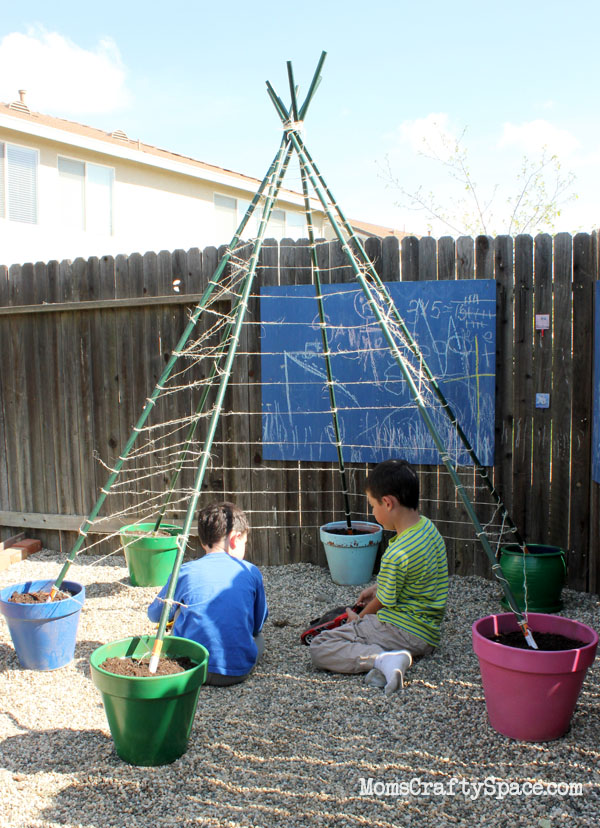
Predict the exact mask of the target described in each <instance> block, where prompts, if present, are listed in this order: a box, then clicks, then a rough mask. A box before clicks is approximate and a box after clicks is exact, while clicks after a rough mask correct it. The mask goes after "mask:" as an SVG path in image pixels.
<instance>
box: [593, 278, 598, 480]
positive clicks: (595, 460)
mask: <svg viewBox="0 0 600 828" xmlns="http://www.w3.org/2000/svg"><path fill="white" fill-rule="evenodd" d="M595 290H596V296H595V302H594V308H595V314H596V320H595V325H594V422H593V426H592V478H593V479H594V480H595V481H596V483H600V282H596V286H595Z"/></svg>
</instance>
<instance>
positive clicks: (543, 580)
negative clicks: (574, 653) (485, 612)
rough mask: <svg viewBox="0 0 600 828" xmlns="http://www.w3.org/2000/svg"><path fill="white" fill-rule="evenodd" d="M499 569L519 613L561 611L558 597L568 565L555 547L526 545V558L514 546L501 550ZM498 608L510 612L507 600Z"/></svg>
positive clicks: (561, 553) (517, 547)
mask: <svg viewBox="0 0 600 828" xmlns="http://www.w3.org/2000/svg"><path fill="white" fill-rule="evenodd" d="M500 567H501V569H502V573H503V575H504V577H505V578H506V580H507V581H508V584H509V586H510V588H511V591H512V594H513V595H514V596H515V600H516V602H517V604H518V605H519V608H520V609H521V610H525V609H527V611H528V612H542V613H548V612H549V613H552V612H559V611H560V610H561V609H562V606H563V602H562V600H561V597H560V596H561V592H562V588H563V586H564V584H565V581H566V578H567V563H566V559H565V553H564V551H563V550H562V549H560V548H559V547H558V546H544V545H543V544H539V543H528V544H527V553H526V554H525V555H524V554H523V552H522V551H521V548H520V547H519V546H518V545H516V544H513V545H511V546H505V547H502V548H501V549H500ZM526 598H527V602H526V601H525V599H526ZM526 603H527V606H526ZM501 604H502V607H503V608H504V609H510V607H509V606H508V602H507V601H506V598H503V599H502V601H501Z"/></svg>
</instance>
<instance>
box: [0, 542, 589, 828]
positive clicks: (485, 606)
mask: <svg viewBox="0 0 600 828" xmlns="http://www.w3.org/2000/svg"><path fill="white" fill-rule="evenodd" d="M63 560H64V558H62V557H60V556H59V555H57V554H56V553H53V552H48V551H42V552H40V553H38V554H36V555H34V556H32V557H31V558H29V559H28V560H27V561H24V562H22V563H20V564H15V565H13V566H12V567H11V568H10V569H8V570H5V571H3V572H1V573H0V586H2V587H4V586H7V585H10V584H17V583H22V582H24V581H26V580H28V579H35V578H54V577H56V575H57V574H58V571H59V569H60V565H61V564H62V562H63ZM263 574H264V578H265V586H266V590H267V598H268V602H269V608H270V618H269V620H268V622H267V625H266V627H265V639H266V652H265V656H264V659H263V661H262V662H261V664H260V665H259V666H258V667H257V669H256V670H255V672H254V674H253V675H252V676H251V678H250V679H249V680H248V681H247V682H245V683H244V684H241V685H238V686H235V687H230V688H211V687H203V688H202V689H201V691H200V700H199V704H198V710H197V713H196V717H195V721H194V727H193V730H192V735H191V740H190V746H189V749H188V751H187V753H185V754H184V756H182V757H181V758H180V759H178V760H177V761H176V762H174V763H173V764H172V765H168V766H163V767H158V768H140V767H134V766H130V765H127V764H125V763H124V762H122V761H121V760H120V759H119V758H118V757H117V755H116V753H115V751H114V747H113V742H112V739H111V736H110V731H109V729H108V725H107V721H106V717H105V714H104V709H103V706H102V701H101V698H100V694H99V692H98V691H97V690H96V688H95V687H94V685H93V684H92V682H91V679H90V671H89V656H90V653H91V652H92V651H93V650H94V649H95V648H96V647H97V646H99V645H100V644H104V643H106V642H108V641H113V640H116V639H119V638H124V637H127V636H131V635H136V634H141V633H151V632H153V630H154V628H153V626H152V625H151V624H150V622H149V621H148V620H147V618H146V615H145V609H146V606H147V604H148V603H149V602H150V600H151V599H152V598H153V596H154V594H155V592H156V590H155V589H154V588H139V587H138V588H133V587H130V586H129V585H128V574H127V569H126V566H125V563H124V559H123V558H122V557H121V556H115V557H112V558H109V559H107V560H104V561H102V560H100V559H97V558H94V557H92V556H82V557H81V558H79V559H78V561H77V563H76V564H73V566H72V567H71V569H70V571H69V575H68V578H69V579H70V580H74V581H79V582H81V583H84V584H85V586H86V600H85V605H84V609H83V612H82V614H81V621H80V626H79V631H78V637H77V648H76V652H75V660H74V661H73V662H72V663H71V664H69V665H68V666H66V667H63V668H61V669H60V670H57V671H54V672H37V671H28V670H24V669H22V668H21V667H20V665H19V662H18V660H17V657H16V655H15V652H14V649H13V647H12V643H11V640H10V635H9V632H8V628H7V625H6V622H5V621H4V619H2V621H0V699H1V715H0V735H1V737H2V744H1V755H0V768H2V770H0V784H1V786H2V797H1V799H0V825H2V826H11V827H12V826H14V828H21V827H22V826H23V827H24V828H34V827H35V828H42V827H43V828H65V827H68V828H125V826H127V828H134V826H152V828H154V826H156V828H163V826H164V827H165V828H166V826H173V828H175V826H177V828H179V826H192V825H197V826H219V828H221V827H223V828H229V827H231V828H233V827H234V826H235V827H236V828H237V827H238V826H243V828H249V826H256V827H258V826H261V828H278V826H285V828H300V826H311V828H315V827H317V826H332V827H334V828H338V826H352V828H359V827H362V826H369V828H371V827H372V828H396V827H397V826H402V828H405V827H406V826H415V828H416V826H419V828H422V827H423V826H436V828H438V826H442V827H443V826H455V825H464V826H479V825H481V826H485V828H496V827H499V826H506V828H509V826H510V828H514V826H516V825H523V826H528V828H529V827H530V826H534V828H554V827H555V826H569V828H576V826H586V828H587V826H590V825H594V824H597V821H598V814H599V813H600V786H599V782H600V748H599V745H598V741H599V734H600V727H599V724H600V704H599V699H600V679H599V673H600V670H599V669H598V666H597V665H596V664H595V665H593V667H592V669H591V670H590V671H589V672H588V675H587V678H586V681H585V684H584V687H583V691H582V694H581V696H580V699H579V702H578V706H577V709H576V711H575V715H574V717H573V720H572V726H571V729H570V731H569V733H568V734H567V735H566V736H565V737H563V738H562V739H559V740H557V741H555V742H548V743H535V744H534V743H524V742H523V743H521V742H515V741H513V740H511V739H507V738H505V737H503V736H501V735H500V734H498V733H496V732H495V731H494V730H492V729H491V728H490V727H489V725H488V723H487V717H486V709H485V703H484V699H483V691H482V687H481V681H480V675H479V668H478V663H477V659H476V657H475V655H474V654H473V652H472V648H471V624H472V623H473V621H474V620H476V619H477V618H479V617H481V616H483V615H488V614H490V613H493V612H498V611H500V605H499V600H498V598H499V588H498V587H497V585H496V584H495V583H490V582H488V581H485V580H484V579H481V578H476V577H469V578H459V577H455V578H453V579H452V581H451V593H450V598H449V602H448V609H447V613H446V619H445V623H444V630H443V644H442V646H441V647H440V648H439V650H438V651H437V652H436V653H435V654H434V655H433V656H431V657H429V658H426V659H423V660H422V661H420V662H419V663H417V664H416V665H414V667H413V668H412V670H411V671H410V673H409V674H408V676H407V678H408V680H407V686H406V689H405V692H404V694H403V695H402V696H394V697H392V698H391V699H386V698H385V696H384V695H383V692H382V691H381V690H378V689H375V688H370V687H366V686H365V685H364V683H363V680H362V677H361V676H337V675H330V674H327V673H322V672H318V671H316V670H314V669H313V668H312V666H311V664H310V659H309V655H308V651H307V648H306V647H304V646H302V645H301V644H300V643H299V634H300V632H301V631H302V630H303V629H304V628H305V626H306V623H307V622H308V620H310V619H311V618H314V617H316V616H318V615H320V614H321V613H322V612H323V611H324V610H325V609H329V608H331V607H334V606H337V605H339V604H344V603H350V602H352V599H353V598H354V597H355V595H356V594H357V593H358V591H359V590H358V589H356V588H352V587H339V586H335V585H334V584H332V582H331V580H330V578H329V574H328V572H327V570H325V569H321V568H319V567H315V566H311V565H309V564H294V565H290V566H285V567H265V568H263ZM564 598H565V609H564V612H563V614H564V615H566V616H568V617H570V618H575V619H577V620H580V621H583V622H585V623H587V624H590V625H591V626H594V627H595V628H596V629H599V628H600V607H599V604H598V598H597V596H590V595H583V594H579V593H576V592H572V591H569V590H565V593H564ZM361 780H362V781H361ZM369 780H371V783H369ZM453 780H455V781H453ZM498 780H500V782H502V783H512V788H511V792H510V793H507V792H506V789H505V788H502V787H501V785H500V784H499V782H498ZM530 782H538V783H540V788H541V790H542V794H540V795H534V794H530V795H527V794H526V793H524V792H523V790H522V788H521V786H523V785H524V784H525V783H530ZM396 783H398V785H397V786H396V787H394V786H395V784H396ZM556 783H567V784H570V783H580V784H581V786H582V793H581V795H573V794H572V793H571V794H568V795H564V794H563V795H560V794H557V793H556V788H554V790H553V786H555V785H556ZM370 784H371V785H372V786H373V787H371V788H370V787H369V785H370ZM386 785H387V788H386V787H385V786H386ZM402 785H406V786H407V787H408V786H410V788H411V789H410V791H408V792H406V791H403V790H402ZM477 786H480V788H479V794H478V793H477ZM481 786H483V787H481ZM559 791H560V787H559Z"/></svg>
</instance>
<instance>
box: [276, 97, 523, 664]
mask: <svg viewBox="0 0 600 828" xmlns="http://www.w3.org/2000/svg"><path fill="white" fill-rule="evenodd" d="M272 99H273V98H272ZM273 102H274V103H276V99H275V100H273ZM285 128H286V132H287V134H288V136H289V138H290V140H291V142H292V144H293V145H294V149H295V150H296V153H297V155H298V158H299V161H300V164H301V166H302V167H304V168H305V169H306V172H307V175H308V178H309V180H310V182H311V184H312V186H313V188H314V190H315V192H316V194H317V197H318V198H319V200H320V202H321V204H322V206H323V209H324V210H325V212H326V214H327V217H328V219H329V221H330V223H331V226H332V228H333V230H334V232H335V234H336V236H337V237H338V240H339V241H340V244H341V245H342V249H343V251H344V253H345V254H346V257H347V258H348V261H349V263H350V265H351V267H352V269H353V271H354V273H355V276H356V278H357V280H358V282H359V284H360V286H361V288H362V290H363V293H364V294H365V297H366V299H367V302H368V303H369V306H370V307H371V310H372V311H373V313H374V314H375V318H376V319H377V321H378V322H379V325H380V327H381V330H382V332H383V335H384V337H385V339H386V340H387V342H388V345H389V347H390V350H391V352H392V354H393V355H394V358H395V360H396V362H397V363H398V365H399V367H400V370H401V371H402V374H403V376H404V379H405V381H406V383H407V385H408V387H409V389H410V391H411V394H412V396H413V398H414V399H415V401H416V403H417V407H418V409H419V412H420V414H421V417H422V418H423V421H424V423H425V425H426V426H427V429H428V431H429V433H430V435H431V437H432V439H433V442H434V444H435V446H436V448H437V450H438V451H439V453H440V457H441V459H442V462H443V463H444V465H445V466H446V468H447V470H448V473H449V474H450V477H451V479H452V482H453V483H454V486H455V488H456V491H457V493H458V495H459V497H460V499H461V500H462V502H463V505H464V507H465V509H466V511H467V514H468V515H469V518H470V520H471V522H472V524H473V527H474V529H475V533H476V535H477V537H478V539H479V540H480V542H481V544H482V546H483V549H484V551H485V553H486V554H487V556H488V558H489V559H490V563H491V566H492V571H493V572H494V574H495V575H496V577H497V578H498V580H499V581H500V584H501V586H502V589H503V591H504V594H505V595H506V599H507V601H508V604H509V606H510V608H511V610H512V612H513V613H514V615H515V617H516V619H517V622H518V624H519V626H520V627H521V630H522V632H523V635H524V636H525V638H526V640H527V643H528V644H529V646H531V647H532V648H534V649H537V646H536V644H535V641H534V639H533V636H532V634H531V632H530V630H529V627H528V625H527V619H526V617H525V615H524V614H523V613H522V612H521V610H520V609H519V607H518V605H517V603H516V600H515V598H514V596H513V594H512V591H511V589H510V587H509V584H508V581H507V580H506V578H504V576H503V575H501V574H499V573H501V572H502V570H501V568H500V564H499V563H498V561H497V560H496V555H495V554H494V552H493V550H492V548H491V546H490V543H489V540H488V538H487V535H486V533H485V531H484V529H483V527H482V526H481V524H480V522H479V519H478V518H477V515H476V513H475V511H474V509H473V506H472V504H471V501H470V500H469V497H468V495H467V493H466V491H465V489H464V486H463V485H462V483H461V481H460V478H459V477H458V475H457V473H456V471H455V469H454V466H453V465H452V462H451V459H450V456H449V454H448V452H447V451H446V448H445V446H444V445H443V443H442V440H441V438H440V436H439V433H438V431H437V429H436V427H435V424H434V422H433V420H432V419H431V416H430V414H429V412H428V410H427V408H426V406H425V404H424V401H423V398H422V395H421V393H420V391H419V390H418V388H417V387H416V385H415V384H414V381H413V378H412V376H411V374H410V371H409V369H408V367H407V364H406V362H405V359H404V357H403V355H402V353H401V352H400V350H399V349H398V346H397V344H396V341H395V339H394V337H393V336H392V334H391V331H390V329H389V327H388V324H387V321H386V320H385V319H384V317H383V315H382V314H381V311H380V309H379V306H378V304H377V302H376V301H375V298H374V296H373V293H372V290H371V287H370V285H369V284H368V282H367V280H366V279H365V276H364V273H363V271H362V270H361V268H360V267H359V265H358V264H357V262H356V258H355V256H354V255H353V253H352V251H351V249H350V247H349V245H348V242H347V240H346V239H345V238H344V235H343V234H342V231H341V229H340V227H339V224H338V222H337V219H336V217H335V215H334V214H333V212H332V210H331V205H335V204H336V202H335V200H334V199H333V197H332V196H331V195H330V194H329V198H327V197H326V196H325V194H324V192H323V189H322V188H321V186H320V183H319V181H318V179H317V176H316V173H315V171H314V169H313V168H312V166H311V165H310V164H309V161H308V158H307V156H306V153H305V152H304V150H303V146H302V144H301V139H300V136H299V135H298V133H297V129H296V127H295V126H294V125H292V124H289V123H288V124H286V125H285ZM350 237H351V238H352V239H353V240H355V239H356V236H355V234H354V232H353V231H351V233H350ZM361 247H362V246H361ZM359 249H360V247H359ZM365 258H366V262H365V264H366V265H367V267H368V266H371V267H372V265H371V263H370V261H369V259H368V257H366V254H365ZM389 301H390V307H391V308H394V307H395V306H394V304H393V302H392V300H391V297H390V299H389ZM396 313H398V312H397V310H396ZM398 316H399V314H398ZM421 361H422V363H423V364H424V363H425V360H424V358H423V357H421Z"/></svg>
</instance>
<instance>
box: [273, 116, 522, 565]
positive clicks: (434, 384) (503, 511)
mask: <svg viewBox="0 0 600 828" xmlns="http://www.w3.org/2000/svg"><path fill="white" fill-rule="evenodd" d="M280 115H281V113H280ZM297 140H298V144H299V146H301V147H302V149H303V150H304V152H305V154H306V158H307V160H308V162H309V163H310V165H311V167H312V168H313V170H314V172H315V175H316V177H317V180H318V181H319V183H320V184H321V186H322V187H323V190H324V192H325V193H326V195H327V197H328V198H329V200H330V201H331V203H332V204H333V205H334V206H335V209H336V212H337V214H338V216H339V218H340V221H341V223H342V226H343V227H344V229H345V231H346V233H347V234H348V235H349V236H350V237H351V238H352V240H353V241H354V242H355V243H356V245H357V248H358V250H359V251H360V254H361V256H362V258H363V260H364V263H365V266H366V268H367V270H368V272H369V275H370V276H371V278H372V279H373V280H374V282H375V284H376V285H377V287H378V289H379V290H381V291H382V292H383V293H384V295H385V296H386V299H387V301H388V302H389V306H390V309H391V310H392V313H393V314H394V318H395V320H396V322H397V323H398V325H399V326H400V327H401V330H402V334H403V336H404V337H405V339H406V343H407V345H408V347H409V348H410V350H411V351H412V353H413V354H414V356H415V358H416V359H418V360H419V362H420V363H421V366H422V369H423V371H424V373H425V375H426V377H427V379H428V381H429V382H430V384H431V388H432V390H433V392H434V394H435V395H436V397H437V398H438V400H439V402H440V405H441V406H442V407H443V409H444V410H445V412H446V414H447V416H448V418H449V420H450V422H451V423H452V425H453V427H454V428H455V430H456V432H457V434H458V437H459V439H460V440H461V442H462V444H463V446H464V447H465V451H466V452H467V454H468V455H469V457H470V458H471V460H472V462H473V464H474V466H475V467H476V469H477V472H478V474H479V476H480V477H481V479H482V480H483V482H484V484H485V486H486V487H487V489H488V491H489V492H490V494H491V496H492V498H493V499H494V502H495V503H496V506H497V507H498V508H499V510H500V515H501V518H502V520H504V521H505V522H506V523H507V524H508V526H509V529H510V531H511V533H512V534H513V535H514V539H515V542H516V543H517V544H518V545H519V547H520V548H521V549H522V550H523V552H524V553H527V546H526V544H525V541H524V539H523V538H522V536H521V534H520V532H519V530H518V528H517V526H516V524H515V523H514V521H513V519H512V517H511V515H510V513H509V511H508V509H507V508H506V506H505V505H504V502H503V500H502V497H501V496H500V493H499V492H498V490H497V489H496V487H495V486H494V484H493V482H492V481H491V479H490V476H489V475H488V473H487V469H486V467H485V466H484V465H483V463H482V462H481V461H480V459H479V457H478V455H477V453H476V451H475V449H474V447H473V446H472V445H471V442H470V440H469V438H468V437H467V435H466V434H465V432H464V431H463V429H462V427H461V425H460V423H459V421H458V417H457V416H456V413H455V412H454V409H453V408H452V406H451V405H450V403H449V401H448V400H447V399H446V397H445V395H444V393H443V391H442V389H441V387H440V385H439V383H438V381H437V379H436V378H435V376H434V374H433V373H432V372H431V370H430V368H429V365H428V364H427V362H426V360H425V359H424V357H423V354H422V353H421V349H420V348H419V345H418V343H417V342H416V340H415V339H414V337H413V336H412V334H411V332H410V330H409V328H408V327H407V326H406V324H405V322H404V320H403V318H402V316H401V315H400V313H399V312H398V310H397V309H396V306H395V304H394V301H393V299H392V298H391V296H390V294H389V291H388V290H387V288H386V286H385V283H384V282H383V281H382V280H381V279H380V277H379V274H378V273H377V271H376V270H375V268H374V267H373V264H372V262H371V260H370V259H369V257H368V255H367V253H366V251H365V249H364V246H363V244H362V242H361V240H360V239H359V238H358V236H356V234H355V233H354V230H353V229H352V225H351V224H350V223H349V221H348V220H347V219H346V217H345V215H344V213H343V212H342V209H341V207H340V206H339V205H338V204H337V202H336V201H335V199H334V197H333V195H332V194H331V191H330V190H329V188H328V187H327V185H326V183H325V181H324V179H323V177H322V175H321V173H320V172H319V170H318V168H317V165H316V164H315V162H314V160H313V159H312V158H311V156H310V153H309V152H308V150H307V149H306V147H305V145H304V143H303V140H302V137H301V136H300V135H298V136H297Z"/></svg>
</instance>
